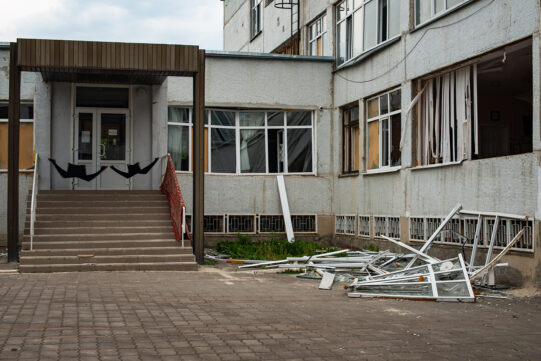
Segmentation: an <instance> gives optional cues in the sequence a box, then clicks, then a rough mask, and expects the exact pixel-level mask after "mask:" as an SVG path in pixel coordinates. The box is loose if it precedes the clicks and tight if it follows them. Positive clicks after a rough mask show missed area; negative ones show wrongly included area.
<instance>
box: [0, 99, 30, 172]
mask: <svg viewBox="0 0 541 361" xmlns="http://www.w3.org/2000/svg"><path fill="white" fill-rule="evenodd" d="M19 114H20V126H19V169H20V170H25V169H32V167H33V165H34V104H32V103H21V106H20V110H19ZM7 168H8V102H7V101H5V102H0V170H5V169H7Z"/></svg>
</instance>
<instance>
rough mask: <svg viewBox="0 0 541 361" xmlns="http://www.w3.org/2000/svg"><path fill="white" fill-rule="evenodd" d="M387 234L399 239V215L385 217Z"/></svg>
mask: <svg viewBox="0 0 541 361" xmlns="http://www.w3.org/2000/svg"><path fill="white" fill-rule="evenodd" d="M387 236H388V237H391V238H398V239H400V217H388V218H387Z"/></svg>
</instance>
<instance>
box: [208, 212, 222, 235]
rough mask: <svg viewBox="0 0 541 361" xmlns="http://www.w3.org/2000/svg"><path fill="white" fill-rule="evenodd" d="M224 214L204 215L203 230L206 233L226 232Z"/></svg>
mask: <svg viewBox="0 0 541 361" xmlns="http://www.w3.org/2000/svg"><path fill="white" fill-rule="evenodd" d="M224 225H225V224H224V216H223V215H208V216H204V217H203V231H204V232H205V233H224Z"/></svg>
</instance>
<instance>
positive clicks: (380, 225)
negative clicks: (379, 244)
mask: <svg viewBox="0 0 541 361" xmlns="http://www.w3.org/2000/svg"><path fill="white" fill-rule="evenodd" d="M385 235H387V218H386V217H378V216H376V217H374V236H376V237H380V236H385Z"/></svg>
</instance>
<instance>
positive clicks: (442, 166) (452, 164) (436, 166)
mask: <svg viewBox="0 0 541 361" xmlns="http://www.w3.org/2000/svg"><path fill="white" fill-rule="evenodd" d="M462 162H463V161H460V162H449V163H437V164H429V165H421V166H417V167H413V168H411V170H412V171H418V170H423V169H432V168H444V167H452V166H455V165H460V164H462Z"/></svg>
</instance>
